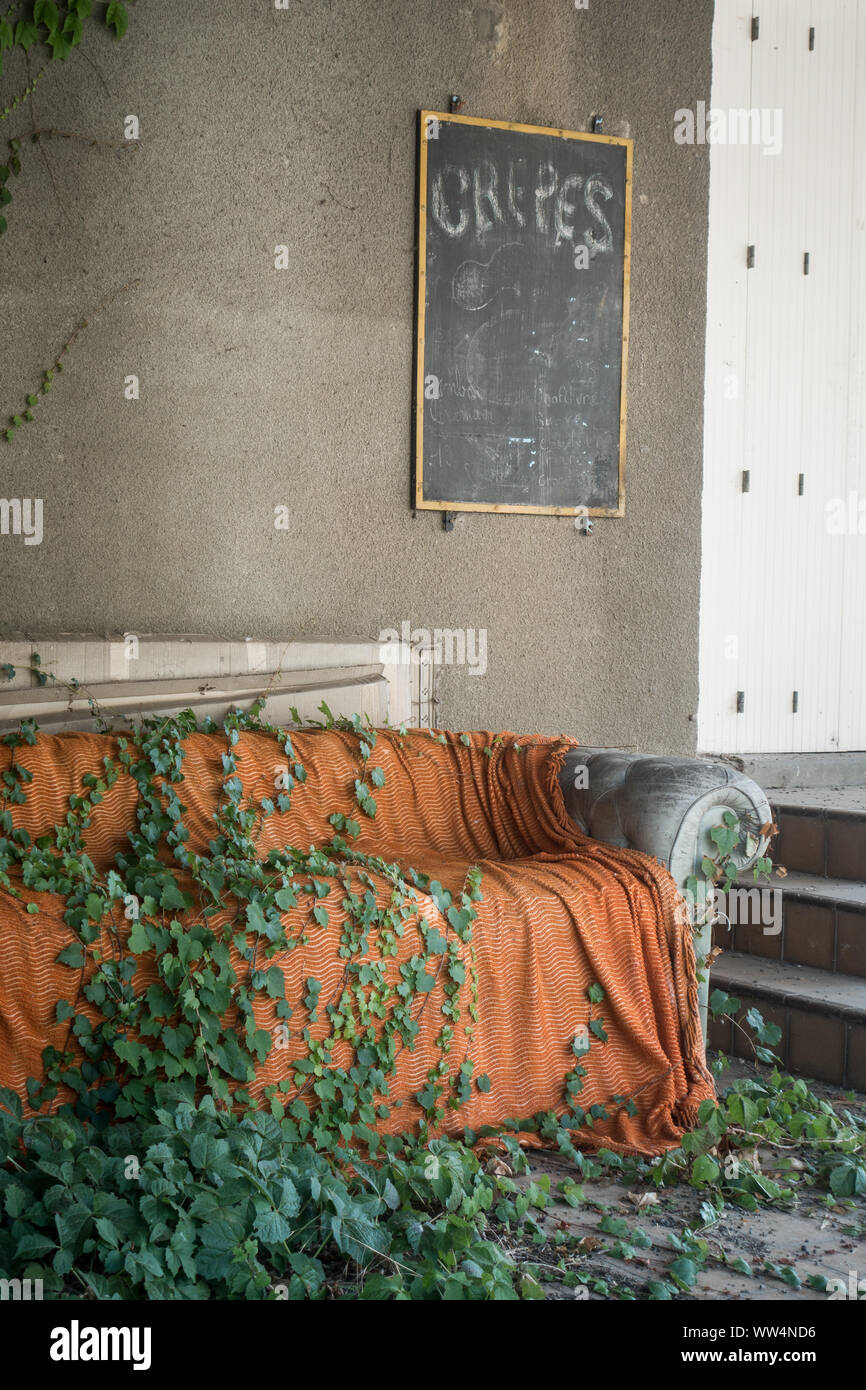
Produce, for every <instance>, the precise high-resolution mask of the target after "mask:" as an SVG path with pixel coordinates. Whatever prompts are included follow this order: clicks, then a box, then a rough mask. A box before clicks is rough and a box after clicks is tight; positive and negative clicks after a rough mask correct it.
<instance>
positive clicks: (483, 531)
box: [0, 0, 713, 751]
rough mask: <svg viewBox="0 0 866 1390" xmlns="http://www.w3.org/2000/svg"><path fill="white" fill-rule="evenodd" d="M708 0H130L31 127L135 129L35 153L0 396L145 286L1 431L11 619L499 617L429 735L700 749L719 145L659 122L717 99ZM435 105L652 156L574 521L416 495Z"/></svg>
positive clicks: (274, 632)
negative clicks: (427, 153) (422, 160)
mask: <svg viewBox="0 0 866 1390" xmlns="http://www.w3.org/2000/svg"><path fill="white" fill-rule="evenodd" d="M712 8H713V6H712V0H689V3H688V4H685V5H684V4H683V3H682V0H619V2H617V0H589V7H588V9H587V10H575V9H574V7H573V4H572V3H571V0H503V3H502V4H501V5H499V4H473V3H472V0H466V2H465V3H459V0H290V5H289V9H288V10H287V11H278V10H276V9H275V7H274V5H273V3H272V0H243V3H242V4H240V5H239V4H238V3H237V0H207V4H199V5H195V6H186V5H178V4H176V3H173V2H172V0H139V3H138V4H137V5H136V6H135V7H134V8H133V9H132V10H131V11H130V14H131V22H130V28H129V33H128V35H127V37H126V38H125V39H124V40H123V41H122V42H121V43H115V42H113V41H112V40H111V39H109V38H108V37H107V36H106V37H105V39H104V41H102V42H100V43H99V44H98V45H96V46H95V47H94V46H91V50H90V51H91V54H92V59H93V62H92V64H91V63H88V62H87V61H86V59H85V58H84V56H83V54H82V53H77V54H75V55H74V56H73V57H72V59H71V60H70V61H69V63H68V64H67V65H66V67H65V68H64V67H62V66H61V65H59V64H57V65H54V67H53V68H52V69H50V70H49V72H48V74H47V76H46V77H45V79H44V80H43V82H42V83H41V84H40V86H39V87H38V89H37V93H36V96H35V98H34V106H33V113H32V116H33V118H34V119H35V121H36V123H37V125H39V126H62V127H65V128H69V129H73V130H77V131H82V132H86V133H88V134H93V135H94V136H97V137H99V138H101V139H104V140H118V139H120V138H121V136H122V123H123V118H124V116H126V115H127V114H129V113H135V114H136V115H138V117H139V118H140V121H141V137H142V139H141V148H140V149H139V150H137V151H130V150H120V151H113V150H110V149H98V148H90V147H89V146H88V145H86V144H84V143H82V142H80V141H57V140H55V141H53V142H51V143H50V145H49V144H44V143H43V144H40V146H39V147H32V146H30V145H26V146H25V150H24V160H25V163H24V169H23V171H22V174H21V177H20V179H19V180H18V183H17V186H16V188H15V200H14V203H13V204H12V205H11V207H10V208H9V209H7V211H8V213H9V231H8V233H7V235H6V237H5V238H4V239H3V241H2V243H0V267H2V269H0V276H2V293H0V307H2V318H3V322H4V327H5V331H4V333H3V334H2V340H0V411H2V412H3V414H4V415H5V414H6V412H7V410H9V409H12V408H16V409H17V408H18V405H19V403H20V402H21V401H22V399H23V396H24V395H25V394H26V392H27V391H29V390H32V389H33V385H34V384H35V383H36V382H38V380H39V377H40V372H41V368H42V367H43V366H46V365H48V364H49V363H50V361H51V359H52V357H53V356H54V354H55V353H56V352H57V350H58V348H59V347H60V346H61V345H62V343H63V341H64V340H65V338H66V336H67V335H68V333H69V331H70V329H71V328H72V327H74V325H75V324H76V323H77V322H78V320H79V319H81V318H82V317H84V316H86V315H88V314H89V313H91V311H92V310H93V309H94V308H95V307H96V306H97V305H99V304H100V302H101V301H102V300H103V298H104V297H105V296H106V295H107V294H110V293H112V292H114V291H116V290H117V289H118V288H120V287H123V286H125V285H127V282H129V281H130V280H133V279H134V280H136V281H137V283H136V284H134V285H132V286H130V287H129V288H126V289H125V290H123V292H122V293H121V294H119V295H117V296H116V298H114V299H112V300H111V302H110V303H108V304H107V305H106V307H105V308H104V309H103V310H102V311H101V312H100V313H99V314H98V315H96V316H95V317H94V318H93V319H92V322H91V323H90V325H89V327H88V328H87V330H86V331H85V332H84V333H83V334H82V335H81V337H80V339H79V340H78V342H77V343H76V345H75V347H74V349H73V350H72V352H71V353H70V356H69V360H68V366H67V368H66V370H65V372H64V373H63V376H62V377H60V378H58V379H57V380H56V383H55V387H54V389H53V391H52V394H51V396H50V397H49V398H48V399H47V400H46V402H45V403H44V405H41V406H40V407H39V410H38V420H37V422H35V423H34V424H32V425H30V426H28V427H27V428H26V429H23V430H21V431H20V432H19V434H18V436H17V437H16V440H15V442H14V444H12V445H7V444H6V443H5V441H2V440H0V494H2V495H3V496H5V497H42V498H43V499H44V507H45V521H44V540H43V543H42V544H41V545H39V546H36V545H32V546H25V545H24V544H23V542H22V538H21V537H13V536H0V591H2V613H0V622H2V626H3V630H4V631H5V632H7V633H8V632H10V631H13V630H20V629H22V628H23V629H26V628H30V629H33V628H37V627H38V628H41V629H45V628H49V627H50V628H57V629H61V630H67V631H68V630H78V631H81V630H93V631H101V630H105V629H107V628H113V629H125V630H128V631H144V632H154V631H159V630H166V631H193V632H213V633H222V634H225V635H235V636H243V635H247V634H252V635H260V636H263V637H265V636H268V637H280V636H288V635H291V636H293V637H312V636H322V637H331V636H334V637H337V636H353V635H358V636H372V637H375V636H376V635H377V634H378V633H379V630H380V629H381V628H384V627H399V625H400V623H401V621H402V620H404V619H406V620H409V621H410V622H411V623H412V625H413V627H419V626H421V627H428V628H433V627H451V628H474V629H478V628H486V629H487V633H488V671H487V674H486V676H485V677H483V678H478V677H473V676H471V675H469V673H468V671H467V670H466V669H465V668H464V669H458V668H456V667H452V668H446V669H445V670H444V672H443V674H442V679H441V685H440V697H441V704H440V709H439V722H441V723H443V724H450V725H452V726H455V727H472V726H478V725H480V726H486V727H508V728H512V729H515V730H521V731H524V730H526V731H530V730H532V731H534V730H539V731H542V732H556V731H559V730H566V731H568V732H572V733H575V734H577V735H578V736H579V737H580V738H582V739H583V740H584V741H586V742H592V743H597V744H605V743H615V744H618V745H624V746H638V747H641V748H645V749H657V750H660V751H691V750H692V749H693V748H694V730H695V725H694V723H693V722H692V714H693V712H694V710H695V707H696V699H697V675H696V672H697V623H698V568H699V558H700V556H699V535H700V528H699V508H700V472H701V431H702V415H703V406H702V399H703V385H702V383H703V342H704V318H705V248H706V216H707V180H708V163H707V157H706V149H705V148H703V149H702V148H695V149H690V148H688V147H681V146H677V145H675V144H674V141H673V137H672V131H673V113H674V111H675V109H676V108H677V107H680V106H692V107H693V106H694V103H695V102H696V101H697V100H698V99H700V98H702V97H703V98H708V96H709V88H710V53H711V24H712ZM22 76H23V73H22V70H21V69H16V68H14V67H13V65H11V64H9V63H7V70H6V72H5V74H4V77H3V85H2V91H3V93H4V94H5V95H7V99H8V94H9V93H11V92H13V91H15V90H16V89H17V88H18V86H19V85H23V82H22V81H20V79H21V77H22ZM24 80H26V78H24ZM453 91H456V92H459V93H460V94H461V95H462V96H463V98H464V100H465V107H464V110H465V112H466V114H469V115H486V116H490V117H491V118H496V119H506V120H508V119H511V120H518V121H526V122H532V123H537V124H541V125H546V124H549V125H556V126H564V127H568V128H574V129H588V124H589V120H590V117H591V115H592V114H593V113H594V112H597V111H601V112H603V113H604V116H605V121H606V125H605V129H606V130H607V131H608V132H609V133H614V134H631V135H632V136H633V137H634V139H635V142H636V145H635V188H634V192H635V202H634V224H633V274H632V342H631V359H630V393H629V424H628V459H627V465H626V499H627V500H626V505H627V516H626V518H625V519H624V520H599V521H597V522H596V525H595V534H594V535H593V536H592V537H590V538H585V537H582V536H580V535H578V533H577V532H576V531H575V529H574V526H573V524H572V522H571V520H570V519H558V518H548V517H531V516H495V515H482V514H478V515H472V516H463V517H462V518H461V519H460V521H459V522H458V525H457V527H456V529H455V530H454V531H453V533H451V534H446V533H445V532H444V531H443V530H442V525H441V519H440V517H439V515H438V514H435V513H419V514H418V515H417V517H414V518H413V516H412V513H411V511H410V510H409V505H408V499H409V468H410V429H411V416H410V402H411V389H412V349H413V339H414V323H413V309H414V306H413V267H414V252H413V235H414V215H415V203H416V183H415V180H416V173H415V140H416V136H415V112H416V110H417V109H418V108H419V107H423V106H427V107H434V108H435V107H440V108H441V107H443V106H445V104H446V102H447V97H448V94H449V93H450V92H453ZM0 105H2V103H0ZM30 121H31V113H30V112H29V111H28V110H27V109H26V108H25V109H24V110H23V111H21V112H18V113H16V115H15V116H14V117H13V118H12V119H10V120H8V121H6V122H5V123H4V125H3V126H2V127H0V136H4V137H6V138H8V136H10V135H13V134H17V133H25V134H26V132H27V131H28V129H29V123H30ZM280 243H285V244H287V245H288V247H289V249H290V253H291V266H290V268H289V269H288V270H286V271H277V270H275V269H274V247H275V245H277V244H280ZM130 373H135V374H137V375H138V376H139V378H140V382H141V399H140V400H139V401H137V402H134V401H127V400H125V399H124V397H123V381H124V378H125V377H126V376H127V375H128V374H130ZM278 504H285V505H287V506H288V507H289V509H290V514H291V530H290V531H289V532H288V533H286V532H284V531H277V530H275V528H274V524H273V522H274V507H275V506H276V505H278Z"/></svg>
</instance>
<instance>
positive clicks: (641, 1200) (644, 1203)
mask: <svg viewBox="0 0 866 1390" xmlns="http://www.w3.org/2000/svg"><path fill="white" fill-rule="evenodd" d="M628 1200H629V1201H630V1202H631V1203H632V1205H633V1206H635V1207H637V1209H638V1211H641V1210H642V1209H643V1208H644V1207H657V1206H658V1204H659V1195H658V1193H657V1192H629V1194H628Z"/></svg>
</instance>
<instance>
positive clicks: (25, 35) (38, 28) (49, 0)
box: [0, 0, 136, 443]
mask: <svg viewBox="0 0 866 1390" xmlns="http://www.w3.org/2000/svg"><path fill="white" fill-rule="evenodd" d="M129 3H130V4H134V3H135V0H129ZM128 26H129V13H128V10H127V6H126V4H125V3H124V0H109V3H107V4H106V3H97V4H94V3H93V0H27V2H26V3H24V2H22V3H17V4H11V5H9V7H8V8H7V10H6V11H5V13H4V14H2V15H0V77H2V74H3V71H4V67H5V68H6V70H7V72H8V70H9V66H10V62H9V60H10V58H14V57H15V56H16V54H17V53H18V52H20V53H22V54H23V55H24V62H25V67H26V71H27V73H28V78H27V81H26V83H25V84H24V85H23V86H21V87H20V88H19V90H17V91H15V92H14V93H13V94H12V95H10V96H6V95H3V96H2V97H0V103H2V105H0V122H3V121H5V120H7V119H8V118H9V117H11V116H13V115H14V114H15V113H17V112H19V111H22V110H23V109H25V108H26V106H27V103H28V102H29V100H30V98H31V97H32V96H33V94H34V92H35V91H36V89H37V87H38V86H39V84H40V83H41V82H42V80H43V79H44V77H45V76H46V74H47V73H48V71H49V70H50V68H51V66H52V64H54V63H55V62H66V61H67V60H68V59H70V58H71V57H72V56H73V54H74V52H75V50H76V49H77V48H79V47H81V46H82V45H83V44H85V43H86V42H87V41H88V39H89V38H91V37H92V36H93V34H95V33H97V32H98V30H99V29H108V30H109V31H110V32H111V33H112V34H113V35H114V37H115V38H116V39H121V38H123V36H124V34H125V33H126V31H127V28H128ZM31 58H32V61H33V64H34V65H35V66H36V71H35V73H33V74H32V75H29V74H30V73H31ZM17 66H20V65H17ZM29 139H30V140H31V142H32V143H33V144H34V145H37V144H39V143H40V142H43V143H44V142H45V141H46V140H73V141H74V140H80V141H84V142H85V143H87V144H88V145H91V146H104V147H110V148H112V149H135V148H136V144H135V142H132V141H114V142H112V141H104V140H97V139H94V138H92V137H91V136H88V135H85V134H82V133H81V132H79V131H74V130H65V129H59V128H57V127H55V126H50V127H45V128H39V127H37V126H36V124H35V122H31V128H30V132H29ZM24 141H25V137H24V136H22V135H14V136H12V137H11V138H8V139H7V140H6V157H5V159H4V160H3V162H2V163H0V237H2V236H3V234H4V233H5V232H6V231H7V230H8V221H7V219H8V216H9V212H10V205H11V204H12V202H13V188H14V187H15V185H16V184H17V181H18V179H19V178H20V176H21V170H22V159H23V155H24ZM124 288H125V287H124ZM116 293H119V291H116ZM112 297H113V296H112ZM104 302H107V301H104ZM99 307H100V308H102V307H103V306H102V305H100V306H99ZM97 312H98V310H93V311H92V312H91V314H90V315H89V318H92V317H93V316H94V314H95V313H97ZM87 324H88V319H87V318H85V319H83V320H81V321H80V322H79V323H78V325H77V326H76V327H75V328H74V329H73V331H72V332H71V333H70V335H69V337H68V338H67V340H66V342H65V343H64V344H63V346H62V348H61V350H60V352H59V354H58V355H57V357H56V358H55V359H54V361H53V362H52V363H51V365H50V366H48V367H46V368H45V370H44V371H43V373H42V379H41V381H40V382H39V383H38V384H37V385H35V387H34V389H33V390H32V391H30V392H28V393H27V395H26V399H25V401H24V402H23V403H22V404H21V405H20V406H19V407H18V409H17V410H14V411H13V413H12V414H11V415H10V416H9V417H8V421H7V424H6V426H5V428H4V429H3V436H4V438H5V439H6V441H7V442H8V443H11V442H12V441H13V439H14V438H15V435H16V432H17V431H18V430H19V429H20V428H21V427H22V426H23V425H24V424H27V423H29V422H31V421H32V420H33V419H34V414H33V412H34V410H35V409H36V407H37V405H39V403H40V402H41V401H42V399H43V398H44V397H45V396H46V395H48V393H49V392H50V390H51V388H52V383H53V380H54V377H55V374H56V373H58V372H61V371H62V370H63V365H64V363H63V359H64V357H65V356H66V354H67V352H68V351H69V349H70V348H71V347H72V345H73V343H74V341H75V339H76V338H77V337H78V335H79V333H80V332H81V331H82V329H84V328H86V327H87Z"/></svg>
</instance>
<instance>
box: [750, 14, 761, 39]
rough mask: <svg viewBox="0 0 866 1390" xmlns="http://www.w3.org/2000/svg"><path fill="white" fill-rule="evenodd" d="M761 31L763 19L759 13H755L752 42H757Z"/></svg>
mask: <svg viewBox="0 0 866 1390" xmlns="http://www.w3.org/2000/svg"><path fill="white" fill-rule="evenodd" d="M760 33H761V19H760V16H759V15H755V17H754V19H753V20H752V43H754V42H755V39H757V38H758V37H759V35H760Z"/></svg>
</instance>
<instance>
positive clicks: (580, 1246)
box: [575, 1236, 603, 1255]
mask: <svg viewBox="0 0 866 1390" xmlns="http://www.w3.org/2000/svg"><path fill="white" fill-rule="evenodd" d="M602 1244H603V1242H602V1241H600V1240H599V1239H598V1238H597V1237H596V1236H584V1237H583V1240H579V1241H578V1242H577V1245H576V1246H575V1249H576V1250H578V1251H579V1252H580V1254H581V1255H591V1254H592V1252H593V1250H600V1249H601V1248H602Z"/></svg>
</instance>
